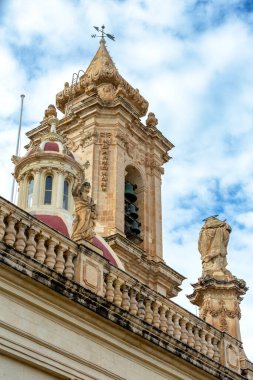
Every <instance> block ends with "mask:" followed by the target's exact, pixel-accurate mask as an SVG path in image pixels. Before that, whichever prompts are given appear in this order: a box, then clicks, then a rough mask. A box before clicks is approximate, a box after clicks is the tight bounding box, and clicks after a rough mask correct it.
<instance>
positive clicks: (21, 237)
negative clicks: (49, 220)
mask: <svg viewBox="0 0 253 380" xmlns="http://www.w3.org/2000/svg"><path fill="white" fill-rule="evenodd" d="M17 227H18V233H17V236H16V242H15V245H14V247H15V248H16V249H17V250H18V251H20V252H23V251H24V249H25V246H26V240H27V238H26V235H25V230H26V228H27V224H26V223H24V222H22V221H21V222H19V223H17Z"/></svg>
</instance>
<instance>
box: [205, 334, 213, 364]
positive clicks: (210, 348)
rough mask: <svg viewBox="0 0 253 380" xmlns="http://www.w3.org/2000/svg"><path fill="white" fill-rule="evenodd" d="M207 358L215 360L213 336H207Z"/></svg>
mask: <svg viewBox="0 0 253 380" xmlns="http://www.w3.org/2000/svg"><path fill="white" fill-rule="evenodd" d="M206 340H207V356H209V358H211V359H212V358H213V355H214V350H213V344H212V337H211V335H209V334H208V335H207V338H206Z"/></svg>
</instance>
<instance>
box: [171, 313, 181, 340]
mask: <svg viewBox="0 0 253 380" xmlns="http://www.w3.org/2000/svg"><path fill="white" fill-rule="evenodd" d="M179 319H180V317H179V315H178V314H175V315H174V320H173V322H174V331H173V336H174V338H176V339H180V335H181V328H180V324H179Z"/></svg>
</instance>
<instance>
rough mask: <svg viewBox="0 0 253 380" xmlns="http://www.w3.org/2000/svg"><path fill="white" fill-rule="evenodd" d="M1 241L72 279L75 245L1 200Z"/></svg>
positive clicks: (75, 252) (75, 253) (75, 254)
mask: <svg viewBox="0 0 253 380" xmlns="http://www.w3.org/2000/svg"><path fill="white" fill-rule="evenodd" d="M0 241H3V242H4V243H6V244H7V245H8V246H10V247H13V248H15V250H17V251H18V252H21V253H23V254H24V255H25V256H27V257H29V258H32V259H35V260H37V261H38V262H39V263H41V264H44V265H46V266H47V267H48V268H51V269H54V270H55V271H56V272H57V273H60V274H63V275H64V276H66V277H67V278H68V279H70V280H71V279H73V277H74V262H73V261H74V258H75V257H76V256H77V252H78V251H77V244H76V243H74V242H72V241H71V240H69V239H67V238H65V237H64V236H63V235H61V234H59V233H58V232H56V231H54V230H53V229H51V228H50V227H48V226H46V225H45V224H44V223H42V222H40V221H39V220H37V219H36V218H34V217H32V216H31V215H29V214H27V213H26V212H24V211H23V210H21V209H19V208H18V207H16V206H14V205H12V204H11V203H9V202H7V201H5V200H4V199H3V198H1V197H0Z"/></svg>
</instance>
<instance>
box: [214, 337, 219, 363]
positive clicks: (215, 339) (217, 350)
mask: <svg viewBox="0 0 253 380" xmlns="http://www.w3.org/2000/svg"><path fill="white" fill-rule="evenodd" d="M218 342H219V341H218V339H217V338H216V337H214V338H213V350H214V355H213V360H215V361H216V362H219V361H220V350H219V346H218Z"/></svg>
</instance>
